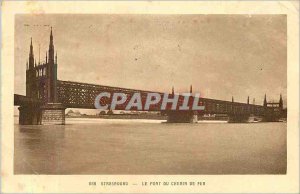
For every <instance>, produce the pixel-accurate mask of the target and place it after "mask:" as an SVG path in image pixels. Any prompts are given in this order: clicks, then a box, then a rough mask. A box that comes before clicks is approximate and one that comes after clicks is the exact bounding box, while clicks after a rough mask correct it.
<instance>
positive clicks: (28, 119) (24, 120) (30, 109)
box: [19, 105, 41, 125]
mask: <svg viewBox="0 0 300 194" xmlns="http://www.w3.org/2000/svg"><path fill="white" fill-rule="evenodd" d="M19 124H20V125H40V124H41V110H40V108H39V107H38V106H33V105H24V106H20V107H19Z"/></svg>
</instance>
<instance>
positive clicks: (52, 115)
mask: <svg viewBox="0 0 300 194" xmlns="http://www.w3.org/2000/svg"><path fill="white" fill-rule="evenodd" d="M65 109H66V107H64V106H63V105H62V104H61V103H47V104H45V105H43V106H41V113H42V114H41V115H42V116H41V124H42V125H64V124H65Z"/></svg>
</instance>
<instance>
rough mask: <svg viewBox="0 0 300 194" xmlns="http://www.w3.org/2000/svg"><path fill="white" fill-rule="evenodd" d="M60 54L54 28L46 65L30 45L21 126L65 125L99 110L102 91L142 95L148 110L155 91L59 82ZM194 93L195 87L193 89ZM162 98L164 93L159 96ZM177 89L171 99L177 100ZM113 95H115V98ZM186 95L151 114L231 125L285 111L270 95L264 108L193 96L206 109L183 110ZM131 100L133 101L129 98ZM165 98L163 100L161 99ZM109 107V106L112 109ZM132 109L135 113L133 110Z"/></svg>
mask: <svg viewBox="0 0 300 194" xmlns="http://www.w3.org/2000/svg"><path fill="white" fill-rule="evenodd" d="M57 65H58V62H57V54H55V52H54V41H53V33H52V28H51V33H50V44H49V50H48V51H47V52H46V57H45V62H43V63H40V61H39V62H38V63H37V62H36V60H35V58H34V53H33V45H32V39H31V43H30V51H29V59H28V61H27V63H26V96H23V95H18V94H15V95H14V105H15V106H19V112H20V114H19V124H21V125H39V124H65V109H66V108H84V109H95V105H94V104H95V99H96V97H97V95H98V94H99V93H101V92H107V93H110V94H113V93H124V94H126V95H127V96H133V94H134V93H140V94H141V99H142V104H143V106H142V107H144V105H145V101H146V98H147V95H148V94H149V93H156V92H154V91H146V90H135V89H128V88H119V87H111V86H104V85H95V84H88V83H81V82H72V81H63V80H58V79H57ZM190 93H192V86H191V87H190ZM158 94H160V95H161V96H162V95H164V93H158ZM175 95H177V94H175V93H174V88H172V92H171V93H170V94H169V97H170V98H172V97H174V96H175ZM111 96H112V95H111ZM184 97H185V96H184V95H179V96H178V104H177V107H176V109H175V110H173V109H171V104H170V103H168V104H167V106H166V109H164V110H162V109H161V104H162V100H160V101H159V102H158V103H156V104H153V105H151V106H150V107H149V109H147V111H160V112H161V113H162V114H166V115H168V121H169V122H196V121H197V116H198V115H204V114H227V115H228V117H229V122H246V121H247V119H248V118H249V116H250V115H255V116H259V117H262V118H263V120H264V121H267V122H268V121H278V119H279V118H280V117H281V116H282V112H283V100H282V96H281V95H280V100H279V102H278V103H269V102H267V99H266V95H265V99H264V103H263V105H254V104H250V103H249V97H248V99H247V102H246V103H239V102H234V100H233V98H232V100H231V101H224V100H217V99H209V98H202V97H196V96H193V95H191V96H190V97H189V98H190V99H189V101H188V106H189V107H191V106H192V102H193V101H194V99H195V98H199V99H198V105H202V106H204V107H205V108H204V110H197V111H194V110H190V109H189V110H180V108H179V106H180V105H182V104H183V103H184ZM128 99H130V98H128ZM161 99H162V98H161ZM109 102H111V98H107V99H102V100H101V101H100V103H107V104H109ZM127 105H128V100H126V101H125V102H124V103H123V104H121V105H118V106H116V108H115V109H117V110H125V107H126V106H127ZM108 108H109V107H108ZM131 110H135V108H134V107H133V108H132V109H131Z"/></svg>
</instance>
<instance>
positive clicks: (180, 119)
mask: <svg viewBox="0 0 300 194" xmlns="http://www.w3.org/2000/svg"><path fill="white" fill-rule="evenodd" d="M166 114H167V116H168V119H167V122H168V123H197V121H198V115H197V112H194V111H180V110H174V111H167V112H166Z"/></svg>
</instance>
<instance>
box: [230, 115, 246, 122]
mask: <svg viewBox="0 0 300 194" xmlns="http://www.w3.org/2000/svg"><path fill="white" fill-rule="evenodd" d="M228 117H229V119H228V123H247V122H248V121H249V117H250V115H248V114H229V115H228Z"/></svg>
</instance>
